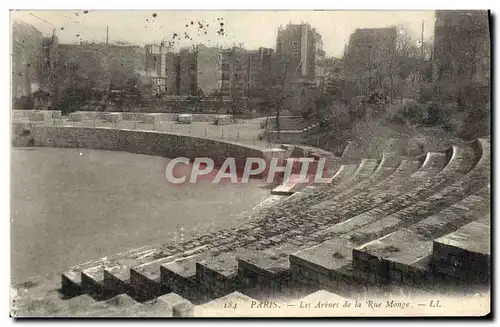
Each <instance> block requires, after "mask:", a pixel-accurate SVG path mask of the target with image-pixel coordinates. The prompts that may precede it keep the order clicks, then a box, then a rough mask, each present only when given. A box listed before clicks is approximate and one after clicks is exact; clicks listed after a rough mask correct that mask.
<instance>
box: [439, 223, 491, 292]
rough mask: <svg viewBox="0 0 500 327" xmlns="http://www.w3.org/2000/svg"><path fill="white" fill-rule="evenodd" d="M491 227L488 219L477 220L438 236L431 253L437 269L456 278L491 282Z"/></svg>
mask: <svg viewBox="0 0 500 327" xmlns="http://www.w3.org/2000/svg"><path fill="white" fill-rule="evenodd" d="M488 217H489V215H488ZM490 229H491V228H490V224H489V222H484V220H483V221H480V220H476V221H473V222H471V223H469V224H467V225H465V226H463V227H461V228H459V229H458V230H457V231H455V232H453V233H450V234H448V235H446V236H442V237H440V238H438V239H435V240H434V243H433V253H432V255H433V262H434V265H433V267H434V271H435V272H437V273H440V274H443V275H448V276H452V277H454V278H457V279H462V280H469V281H472V282H476V281H477V282H483V283H484V282H488V281H489V279H490V278H489V275H490V265H491V264H490V262H491V258H490V251H491V249H490Z"/></svg>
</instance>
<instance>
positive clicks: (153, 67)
mask: <svg viewBox="0 0 500 327" xmlns="http://www.w3.org/2000/svg"><path fill="white" fill-rule="evenodd" d="M145 52H146V62H145V73H144V77H145V81H146V83H147V84H148V85H151V91H152V94H153V95H175V94H177V90H178V85H177V77H178V73H179V72H178V70H179V55H178V54H176V53H173V52H171V51H170V49H169V48H168V47H165V46H163V45H146V46H145Z"/></svg>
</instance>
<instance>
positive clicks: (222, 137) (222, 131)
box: [220, 129, 224, 139]
mask: <svg viewBox="0 0 500 327" xmlns="http://www.w3.org/2000/svg"><path fill="white" fill-rule="evenodd" d="M220 131H221V133H222V134H221V135H222V136H221V139H224V130H223V129H221V130H220Z"/></svg>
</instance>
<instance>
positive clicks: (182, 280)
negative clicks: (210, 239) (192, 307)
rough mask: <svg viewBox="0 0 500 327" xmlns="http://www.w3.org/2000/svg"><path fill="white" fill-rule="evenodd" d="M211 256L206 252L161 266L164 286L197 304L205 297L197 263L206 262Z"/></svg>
mask: <svg viewBox="0 0 500 327" xmlns="http://www.w3.org/2000/svg"><path fill="white" fill-rule="evenodd" d="M211 255H212V253H211V252H204V253H200V254H196V255H192V256H190V257H186V258H180V259H177V260H174V261H172V262H169V263H166V264H163V265H161V267H160V275H161V284H162V286H164V287H165V288H166V289H169V290H171V291H173V292H175V293H177V294H179V295H181V296H182V297H184V298H186V299H188V300H190V301H193V302H197V301H198V300H199V299H201V298H202V297H203V294H201V290H200V287H199V284H198V280H197V278H196V266H197V262H204V260H206V259H207V258H209V257H210V256H211Z"/></svg>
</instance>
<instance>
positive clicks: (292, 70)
mask: <svg viewBox="0 0 500 327" xmlns="http://www.w3.org/2000/svg"><path fill="white" fill-rule="evenodd" d="M271 67H272V68H271V70H269V71H266V72H263V73H262V76H261V79H260V80H261V85H260V87H259V91H258V93H259V97H260V98H261V99H262V102H261V104H263V105H265V106H267V107H269V108H271V109H272V110H273V111H274V112H275V114H276V131H277V138H278V140H279V139H280V114H281V111H282V110H283V108H284V106H285V104H286V102H287V100H289V99H292V98H294V97H296V95H297V92H296V90H297V88H296V86H297V85H296V84H295V83H294V79H295V77H296V73H297V70H298V68H299V66H298V65H297V64H296V62H295V61H293V60H290V59H289V58H286V57H275V58H273V64H272V65H271Z"/></svg>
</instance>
